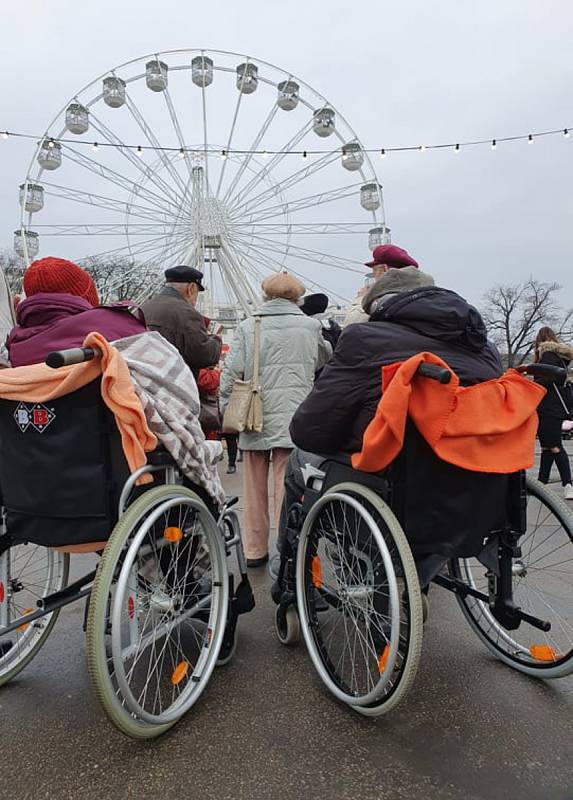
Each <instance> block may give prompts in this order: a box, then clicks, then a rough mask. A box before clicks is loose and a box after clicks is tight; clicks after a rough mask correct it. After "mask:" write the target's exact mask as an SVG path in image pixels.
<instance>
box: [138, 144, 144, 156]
mask: <svg viewBox="0 0 573 800" xmlns="http://www.w3.org/2000/svg"><path fill="white" fill-rule="evenodd" d="M137 155H138V156H142V155H143V148H142V146H141V145H140V144H138V145H137Z"/></svg>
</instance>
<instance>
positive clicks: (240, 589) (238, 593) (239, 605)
mask: <svg viewBox="0 0 573 800" xmlns="http://www.w3.org/2000/svg"><path fill="white" fill-rule="evenodd" d="M233 605H235V609H236V613H237V615H239V614H248V613H249V611H252V610H253V608H254V607H255V596H254V594H253V590H252V588H251V584H250V583H249V581H248V579H247V578H243V580H242V581H241V582H240V584H239V585H238V586H237V588H236V590H235V594H234V596H233V599H232V600H231V606H233Z"/></svg>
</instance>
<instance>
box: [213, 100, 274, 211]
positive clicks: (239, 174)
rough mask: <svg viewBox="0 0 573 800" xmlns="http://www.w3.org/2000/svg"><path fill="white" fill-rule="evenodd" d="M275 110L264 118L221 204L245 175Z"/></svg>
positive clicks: (272, 109)
mask: <svg viewBox="0 0 573 800" xmlns="http://www.w3.org/2000/svg"><path fill="white" fill-rule="evenodd" d="M277 109H278V106H277V105H276V104H275V105H273V107H272V108H271V110H270V111H269V113H268V114H267V117H266V119H265V121H264V122H263V124H262V126H261V128H260V130H259V132H258V133H257V135H256V136H255V138H254V140H253V142H252V144H251V146H250V147H249V149H248V152H247V153H246V156H245V158H243V160H242V162H241V165H240V167H239V169H238V170H237V172H236V173H235V175H234V176H233V180H232V181H231V183H230V185H229V188H228V189H227V191H226V192H225V195H224V197H223V202H224V203H226V202H228V201H229V199H230V197H231V196H232V194H233V192H234V191H235V189H236V187H237V185H238V183H239V181H240V180H241V178H242V177H243V174H244V173H245V170H246V169H247V168H248V166H249V164H250V162H251V159H252V157H253V152H254V151H256V150H258V149H259V146H260V144H261V142H262V140H263V138H264V136H265V134H266V132H267V131H268V129H269V127H270V125H271V123H272V121H273V120H274V118H275V117H276V114H277Z"/></svg>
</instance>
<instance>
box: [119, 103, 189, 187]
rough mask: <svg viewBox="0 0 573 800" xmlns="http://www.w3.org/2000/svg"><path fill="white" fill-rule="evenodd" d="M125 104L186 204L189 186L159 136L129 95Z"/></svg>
mask: <svg viewBox="0 0 573 800" xmlns="http://www.w3.org/2000/svg"><path fill="white" fill-rule="evenodd" d="M125 104H126V106H127V108H128V109H129V112H130V113H131V116H132V117H133V119H134V120H135V121H136V123H137V125H138V126H139V129H140V130H141V131H142V133H143V135H144V136H145V138H146V139H147V141H148V142H149V144H150V145H151V147H155V148H156V152H157V153H158V154H159V158H160V159H161V163H162V164H163V166H164V167H165V169H166V170H167V172H168V173H169V174H170V175H171V178H172V180H173V182H174V183H175V184H177V185H178V187H179V189H180V190H181V192H182V194H183V202H185V199H186V193H187V186H186V184H185V182H184V181H183V180H182V178H181V175H180V174H179V173H178V172H177V170H176V169H175V167H174V165H173V162H172V160H171V159H170V158H169V156H168V155H167V153H166V152H165V151H164V150H162V149H161V144H160V142H159V139H158V138H157V136H156V135H155V133H154V132H153V130H152V129H151V127H150V126H149V124H148V122H147V121H146V119H145V118H144V116H143V114H142V113H141V112H140V110H139V109H138V107H137V106H136V104H135V103H134V102H133V100H132V99H131V97H130V96H129V94H128V93H126V96H125Z"/></svg>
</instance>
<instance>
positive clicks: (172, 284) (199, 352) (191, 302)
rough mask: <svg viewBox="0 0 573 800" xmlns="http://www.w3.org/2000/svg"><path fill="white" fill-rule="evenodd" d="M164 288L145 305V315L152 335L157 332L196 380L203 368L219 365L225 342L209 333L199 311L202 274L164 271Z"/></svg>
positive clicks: (190, 269)
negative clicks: (170, 345)
mask: <svg viewBox="0 0 573 800" xmlns="http://www.w3.org/2000/svg"><path fill="white" fill-rule="evenodd" d="M164 274H165V281H166V283H165V286H164V287H163V289H162V290H161V291H160V292H159V294H156V295H155V297H152V298H151V299H150V300H147V301H146V302H145V303H144V304H143V313H144V314H145V319H146V321H147V326H148V328H149V330H151V331H158V332H159V333H160V334H161V335H162V336H163V337H164V338H165V339H167V341H168V342H171V344H172V345H173V346H174V347H176V348H177V350H179V352H180V353H181V355H182V356H183V359H184V361H185V363H186V364H187V366H188V367H189V369H190V370H191V372H192V373H193V375H194V376H195V380H197V377H198V375H199V370H200V369H202V368H203V367H213V366H215V364H217V363H218V361H219V356H220V355H221V346H222V341H221V338H220V337H219V336H211V335H210V334H209V333H208V332H207V328H206V326H205V322H204V319H203V317H202V316H201V314H200V313H199V312H198V311H197V310H196V308H195V306H196V305H197V299H198V297H199V292H203V291H205V287H204V286H203V283H202V281H203V273H202V272H200V271H199V270H198V269H194V268H193V267H185V266H179V267H172V268H171V269H167V270H165V273H164Z"/></svg>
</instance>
